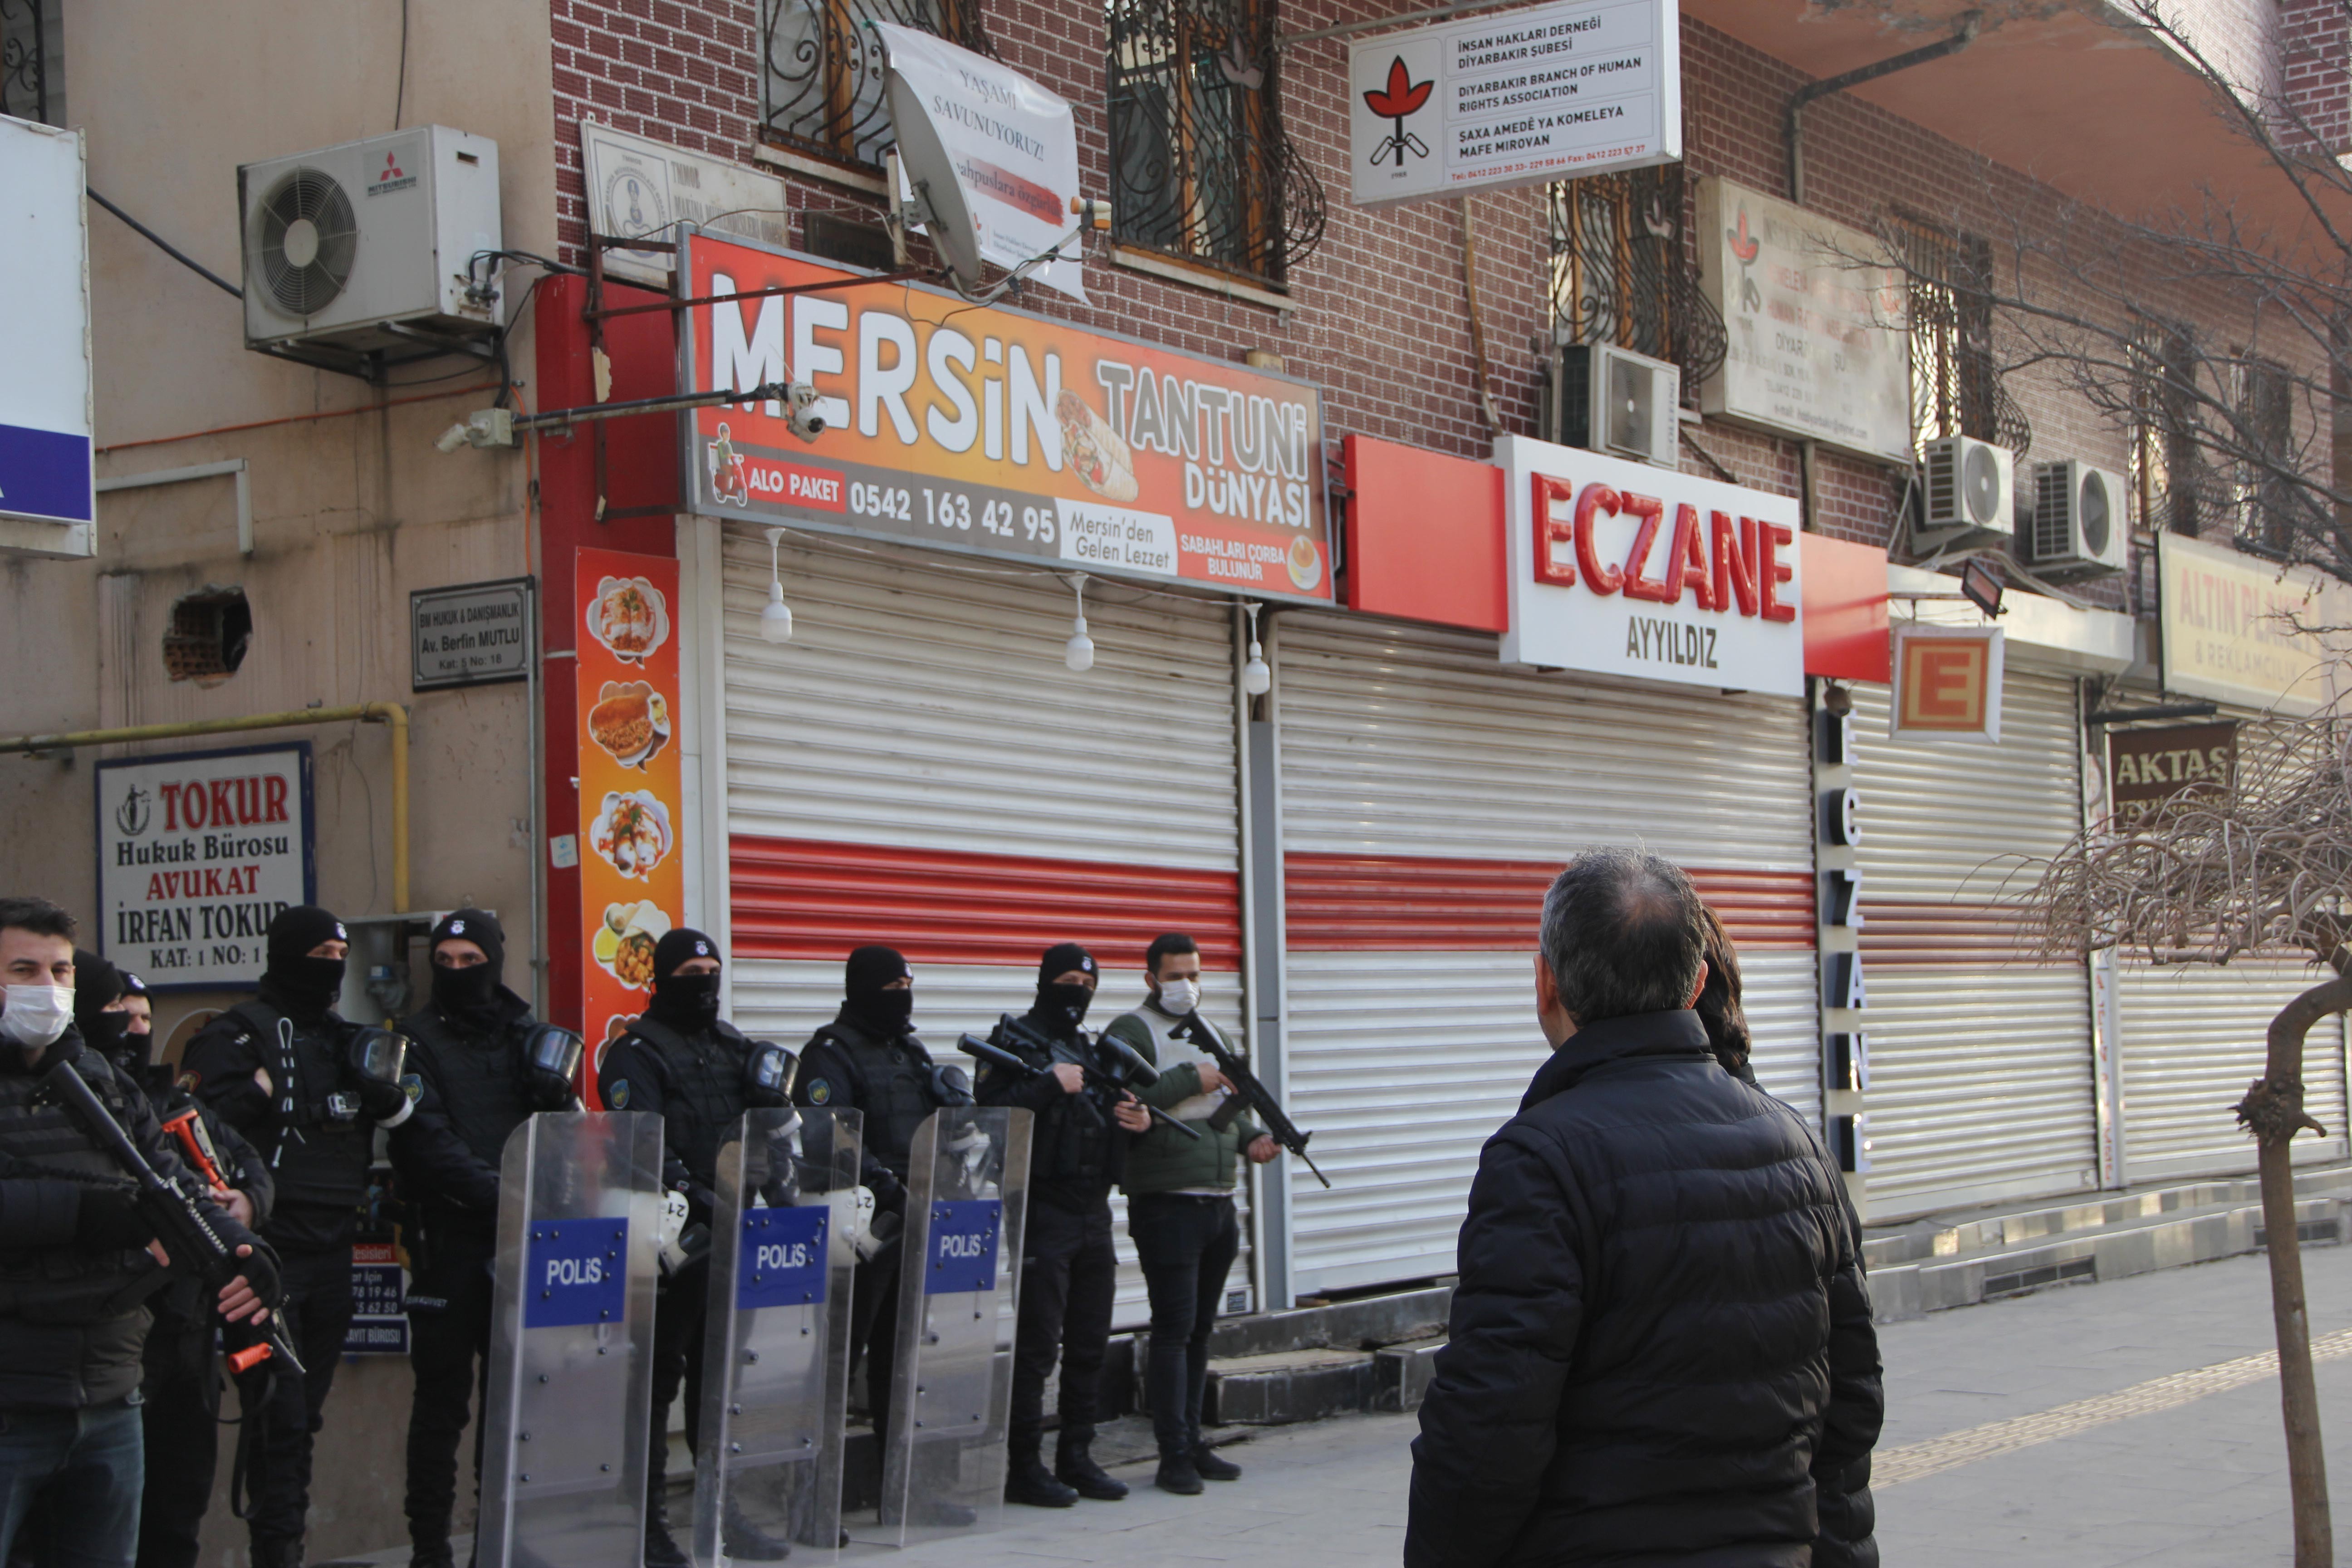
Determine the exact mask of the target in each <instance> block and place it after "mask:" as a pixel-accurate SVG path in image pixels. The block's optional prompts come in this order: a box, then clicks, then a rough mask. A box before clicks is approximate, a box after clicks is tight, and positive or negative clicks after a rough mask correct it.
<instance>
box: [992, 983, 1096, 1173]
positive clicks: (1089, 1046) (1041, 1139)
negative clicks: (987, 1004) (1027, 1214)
mask: <svg viewBox="0 0 2352 1568" xmlns="http://www.w3.org/2000/svg"><path fill="white" fill-rule="evenodd" d="M1027 1021H1028V1022H1029V1023H1030V1024H1031V1025H1032V1026H1037V1021H1036V1020H1035V1019H1034V1018H1031V1019H1029V1020H1027ZM1037 1027H1039V1031H1040V1032H1041V1033H1043V1032H1044V1030H1043V1026H1037ZM992 1039H993V1040H994V1041H995V1043H996V1044H998V1045H1000V1046H1003V1047H1005V1048H1006V1049H1008V1050H1010V1051H1013V1052H1014V1053H1016V1054H1017V1055H1019V1056H1020V1057H1021V1058H1022V1059H1023V1060H1024V1061H1026V1062H1028V1063H1029V1064H1030V1065H1031V1066H1032V1067H1041V1068H1049V1067H1052V1066H1053V1065H1054V1064H1055V1062H1076V1063H1081V1064H1089V1065H1090V1064H1092V1063H1093V1062H1094V1060H1095V1044H1094V1037H1093V1036H1091V1035H1089V1034H1087V1032H1086V1031H1084V1030H1080V1031H1078V1037H1077V1038H1076V1040H1071V1039H1067V1038H1064V1037H1055V1050H1054V1052H1053V1053H1052V1054H1051V1055H1048V1054H1046V1053H1044V1052H1040V1051H1036V1050H1033V1049H1031V1048H1030V1047H1029V1046H1028V1043H1027V1042H1026V1041H1025V1040H1024V1039H1023V1038H1022V1037H1018V1036H1015V1035H1013V1034H1012V1033H1011V1032H1009V1031H1007V1030H1006V1029H1004V1028H1003V1026H999V1027H998V1028H997V1030H996V1032H995V1034H994V1035H993V1036H992ZM1117 1100H1118V1096H1117V1095H1116V1094H1115V1093H1113V1092H1111V1091H1110V1090H1108V1089H1103V1088H1101V1087H1099V1086H1097V1085H1096V1084H1092V1083H1089V1084H1088V1085H1087V1087H1086V1088H1085V1089H1080V1090H1079V1091H1078V1092H1077V1093H1076V1094H1061V1095H1056V1096H1055V1098H1054V1103H1053V1105H1052V1106H1051V1107H1050V1108H1049V1109H1047V1110H1044V1111H1042V1112H1040V1113H1039V1114H1038V1116H1037V1119H1036V1121H1035V1123H1034V1130H1033V1131H1031V1133H1030V1140H1031V1141H1030V1144H1029V1174H1030V1177H1031V1179H1032V1180H1034V1181H1037V1182H1049V1183H1052V1184H1055V1185H1057V1186H1066V1187H1076V1188H1081V1189H1088V1188H1094V1187H1105V1188H1108V1186H1109V1185H1110V1184H1112V1183H1114V1182H1116V1181H1118V1179H1119V1177H1120V1176H1121V1175H1122V1174H1124V1173H1125V1172H1126V1169H1127V1138H1126V1135H1125V1134H1124V1133H1122V1132H1121V1131H1119V1129H1118V1123H1117V1122H1116V1121H1112V1120H1111V1111H1110V1108H1111V1106H1112V1105H1113V1104H1115V1103H1116V1102H1117Z"/></svg>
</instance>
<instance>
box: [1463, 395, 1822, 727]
mask: <svg viewBox="0 0 2352 1568" xmlns="http://www.w3.org/2000/svg"><path fill="white" fill-rule="evenodd" d="M1495 461H1496V464H1498V465H1499V466H1500V467H1501V468H1502V469H1503V474H1504V495H1505V498H1506V504H1507V509H1508V510H1507V514H1506V519H1505V532H1506V535H1507V538H1508V540H1509V542H1510V585H1511V629H1510V630H1509V631H1507V632H1506V633H1504V634H1503V645H1502V657H1503V661H1504V662H1505V663H1507V664H1530V665H1537V666H1545V667H1551V668H1561V669H1580V670H1588V671H1591V672H1594V673H1596V674H1602V675H1627V676H1635V677H1638V678H1640V679H1645V680H1664V681H1669V682H1672V683H1674V684H1675V685H1678V686H1709V687H1714V688H1717V689H1737V690H1741V691H1762V692H1769V693H1771V694H1773V695H1775V696H1780V697H1799V696H1802V695H1803V694H1804V689H1805V637H1804V626H1803V624H1802V619H1801V617H1802V610H1801V605H1802V603H1803V597H1802V595H1803V582H1802V579H1801V573H1802V570H1803V567H1802V557H1801V553H1800V552H1799V550H1798V547H1797V535H1798V532H1799V504H1800V503H1799V502H1798V500H1797V498H1795V497H1794V496H1776V495H1771V494H1769V493H1767V492H1765V491H1763V490H1752V489H1746V488H1744V487H1742V486H1739V485H1727V484H1723V483H1720V482H1718V481H1717V480H1714V479H1697V478H1694V477H1693V476H1691V475H1688V474H1682V473H1677V472H1675V471H1674V470H1672V469H1669V468H1651V467H1649V466H1647V465H1646V464H1642V463H1629V462H1626V461H1624V460H1622V458H1606V457H1602V456H1601V454H1599V453H1597V452H1587V451H1583V450H1581V449H1580V448H1578V447H1556V446H1553V445H1552V444H1550V443H1549V442H1546V441H1533V440H1529V439H1528V438H1527V437H1524V436H1506V437H1503V438H1502V439H1500V440H1498V441H1496V443H1495Z"/></svg>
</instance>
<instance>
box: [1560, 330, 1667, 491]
mask: <svg viewBox="0 0 2352 1568" xmlns="http://www.w3.org/2000/svg"><path fill="white" fill-rule="evenodd" d="M1682 396H1683V373H1682V370H1681V368H1680V367H1679V366H1676V365H1671V364H1668V363H1665V362H1664V361H1663V360H1654V359H1651V358H1649V357H1648V356H1647V355H1644V354H1637V353H1633V351H1632V350H1631V349H1621V348H1619V347H1617V346H1616V345H1615V344H1613V343H1580V344H1576V345H1574V346H1571V347H1568V348H1563V349H1561V350H1560V351H1559V419H1558V420H1557V421H1556V422H1554V428H1553V430H1552V432H1551V438H1552V439H1553V440H1556V441H1558V442H1559V444H1560V445H1561V446H1563V447H1584V448H1586V449H1587V450H1589V451H1594V452H1606V453H1608V454H1609V455H1610V456H1612V457H1615V458H1632V459H1633V461H1635V462H1637V463H1652V464H1655V465H1656V466H1657V467H1659V468H1680V467H1681V466H1682V453H1681V451H1680V449H1679V447H1678V445H1677V443H1678V442H1679V441H1680V439H1681V417H1682V416H1681V414H1680V408H1681V405H1682Z"/></svg>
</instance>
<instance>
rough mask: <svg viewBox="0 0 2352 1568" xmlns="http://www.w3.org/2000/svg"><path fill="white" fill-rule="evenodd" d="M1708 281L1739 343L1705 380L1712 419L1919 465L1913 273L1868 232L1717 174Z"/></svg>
mask: <svg viewBox="0 0 2352 1568" xmlns="http://www.w3.org/2000/svg"><path fill="white" fill-rule="evenodd" d="M1697 219H1698V257H1699V274H1700V284H1701V287H1702V289H1704V290H1705V292H1706V298H1707V300H1708V301H1709V302H1710V303H1712V304H1713V305H1714V306H1715V308H1716V309H1717V310H1719V311H1721V312H1722V313H1723V324H1724V326H1725V328H1726V329H1727V331H1729V333H1730V336H1731V343H1730V348H1729V350H1728V352H1727V353H1726V354H1725V355H1724V361H1723V368H1722V369H1721V370H1720V371H1718V372H1717V373H1716V374H1714V375H1712V376H1710V377H1708V378H1707V380H1706V382H1704V383H1702V384H1700V387H1699V406H1700V407H1701V408H1702V409H1704V410H1705V411H1706V413H1709V414H1719V415H1722V416H1724V417H1726V418H1727V419H1735V420H1738V421H1740V422H1741V423H1744V424H1748V425H1756V426H1762V427H1763V428H1765V429H1768V430H1780V431H1785V432H1787V433H1788V434H1790V435H1791V436H1802V437H1811V438H1812V439H1814V440H1817V441H1822V442H1825V443H1827V444H1828V445H1830V446H1832V447H1843V448H1844V449H1845V450H1847V451H1849V452H1858V453H1860V454H1862V455H1863V456H1864V457H1868V458H1893V459H1894V460H1895V461H1897V462H1903V463H1908V462H1909V461H1911V458H1912V451H1911V335H1910V310H1909V300H1908V297H1907V295H1906V290H1905V286H1904V279H1903V269H1902V268H1899V267H1896V266H1895V265H1894V264H1893V263H1892V262H1891V261H1886V262H1885V263H1884V264H1880V258H1885V247H1883V246H1881V245H1880V244H1879V242H1878V241H1877V240H1876V239H1875V238H1874V237H1871V236H1870V235H1867V234H1864V232H1863V231H1862V230H1860V229H1858V228H1848V227H1847V226H1844V225H1843V224H1839V223H1832V222H1831V221H1830V220H1829V219H1827V218H1825V217H1822V216H1821V215H1820V214H1818V213H1811V212H1807V211H1806V210H1805V209H1804V208H1802V207H1798V206H1791V205H1789V204H1788V203H1787V202H1784V201H1780V200H1779V199H1777V198H1775V197H1772V196H1768V195H1763V194H1762V193H1761V192H1759V191H1751V190H1748V189H1745V188H1744V187H1742V186H1739V185H1735V184H1731V183H1730V182H1729V181H1727V180H1721V179H1717V178H1715V177H1713V176H1708V177H1706V178H1705V179H1702V180H1700V181H1699V182H1698V203H1697Z"/></svg>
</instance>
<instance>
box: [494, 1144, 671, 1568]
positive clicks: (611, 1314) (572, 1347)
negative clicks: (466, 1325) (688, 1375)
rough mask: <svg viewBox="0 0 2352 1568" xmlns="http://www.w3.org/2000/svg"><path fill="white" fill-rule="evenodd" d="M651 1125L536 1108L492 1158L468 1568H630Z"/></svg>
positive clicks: (657, 1188) (652, 1202)
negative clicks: (477, 1495) (487, 1306)
mask: <svg viewBox="0 0 2352 1568" xmlns="http://www.w3.org/2000/svg"><path fill="white" fill-rule="evenodd" d="M661 1164H662V1124H661V1119H660V1118H659V1117H657V1116H651V1115H647V1114H646V1113H645V1112H643V1111H613V1112H571V1113H557V1114H547V1115H540V1116H534V1117H532V1118H531V1119H530V1121H526V1122H524V1123H523V1124H522V1125H521V1126H520V1127H519V1128H517V1129H515V1131H514V1134H513V1136H511V1137H510V1138H509V1139H508V1140H507V1148H506V1155H505V1158H504V1160H503V1161H502V1162H501V1164H500V1169H499V1253H498V1283H497V1288H496V1290H495V1292H494V1293H493V1295H492V1298H491V1300H492V1307H491V1320H490V1368H489V1386H488V1394H487V1395H486V1396H485V1398H484V1400H483V1410H482V1421H483V1442H482V1512H481V1520H480V1522H479V1523H478V1525H477V1526H476V1534H475V1542H476V1546H477V1552H476V1560H477V1562H478V1564H479V1568H637V1565H638V1563H639V1562H640V1561H641V1559H642V1557H643V1554H644V1549H645V1525H646V1429H647V1427H648V1426H649V1425H650V1423H651V1421H652V1412H653V1343H654V1281H655V1278H656V1268H657V1265H656V1258H655V1249H656V1243H657V1242H658V1240H659V1235H658V1233H659V1228H660V1220H661V1209H662V1196H661Z"/></svg>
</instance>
